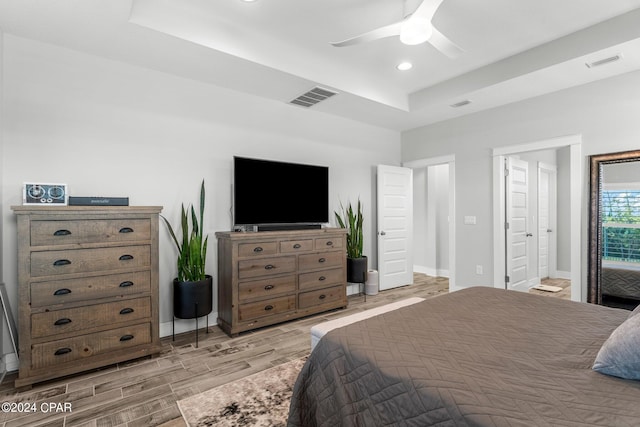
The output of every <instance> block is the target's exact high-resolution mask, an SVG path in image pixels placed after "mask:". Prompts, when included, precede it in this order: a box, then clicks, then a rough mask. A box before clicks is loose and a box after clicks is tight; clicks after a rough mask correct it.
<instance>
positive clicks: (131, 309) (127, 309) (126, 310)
mask: <svg viewBox="0 0 640 427" xmlns="http://www.w3.org/2000/svg"><path fill="white" fill-rule="evenodd" d="M131 313H133V308H131V307H127V308H123V309H122V310H120V314H131Z"/></svg>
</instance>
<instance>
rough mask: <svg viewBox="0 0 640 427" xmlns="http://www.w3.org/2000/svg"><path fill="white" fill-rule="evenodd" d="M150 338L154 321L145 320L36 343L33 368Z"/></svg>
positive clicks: (107, 350) (32, 361)
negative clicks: (101, 330)
mask: <svg viewBox="0 0 640 427" xmlns="http://www.w3.org/2000/svg"><path fill="white" fill-rule="evenodd" d="M150 342H151V324H150V323H142V324H138V325H133V326H125V327H122V328H117V329H112V330H109V331H104V332H98V333H96V334H89V335H81V336H79V337H75V338H67V339H64V340H59V341H51V342H46V343H42V344H34V345H33V346H32V348H31V368H33V369H40V368H46V367H49V366H56V365H58V364H61V363H67V362H72V361H76V360H82V359H85V358H88V357H91V356H96V355H99V354H104V353H109V352H112V351H117V350H121V349H126V348H129V347H135V346H138V345H143V344H149V343H150Z"/></svg>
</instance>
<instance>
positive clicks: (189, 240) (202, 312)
mask: <svg viewBox="0 0 640 427" xmlns="http://www.w3.org/2000/svg"><path fill="white" fill-rule="evenodd" d="M204 197H205V191H204V180H202V185H201V186H200V209H199V216H197V215H196V211H195V208H194V207H193V206H190V208H187V209H185V207H184V204H182V210H181V221H180V223H181V231H182V238H181V240H178V237H177V235H176V233H175V231H174V229H173V227H172V226H171V224H170V223H169V221H168V220H167V219H166V218H165V217H162V219H163V220H164V222H165V224H166V225H167V228H168V229H169V234H171V237H172V239H173V241H174V243H175V245H176V248H177V249H178V260H177V267H178V277H176V278H175V279H174V280H173V315H174V319H175V318H176V317H177V318H179V319H193V318H195V319H196V347H197V346H198V317H202V316H208V314H209V313H211V310H212V296H213V291H212V284H213V278H212V277H211V276H210V275H207V274H205V261H206V259H207V243H208V240H209V237H208V236H203V222H204ZM190 223H191V224H190ZM208 320H209V319H208V317H207V332H209V322H208ZM173 330H174V336H173V338H174V339H175V322H174V327H173Z"/></svg>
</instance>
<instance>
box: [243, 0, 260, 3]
mask: <svg viewBox="0 0 640 427" xmlns="http://www.w3.org/2000/svg"><path fill="white" fill-rule="evenodd" d="M242 1H243V2H245V3H253V2H255V1H258V0H242Z"/></svg>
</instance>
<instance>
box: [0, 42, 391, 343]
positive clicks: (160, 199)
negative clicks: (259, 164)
mask: <svg viewBox="0 0 640 427" xmlns="http://www.w3.org/2000/svg"><path fill="white" fill-rule="evenodd" d="M3 47H4V61H3V64H2V65H3V67H2V70H3V71H4V82H3V85H2V87H3V89H4V102H3V105H4V110H5V111H4V112H5V120H6V122H5V123H6V126H5V132H4V155H3V157H2V173H1V175H0V179H1V180H2V200H1V202H2V203H3V208H2V225H3V227H4V236H5V238H4V239H3V247H4V257H3V261H4V265H5V270H4V278H5V281H6V282H7V286H8V291H9V296H10V298H11V301H12V304H14V307H15V306H16V304H17V301H16V291H17V289H16V280H17V276H16V263H17V260H16V220H15V216H14V215H13V213H12V211H11V209H10V206H12V205H19V204H21V188H22V184H23V182H25V181H41V182H62V183H67V184H68V185H69V191H70V194H71V195H76V196H79V195H84V196H92V195H93V196H128V197H129V198H130V204H131V205H161V206H164V210H163V215H165V216H166V217H167V218H169V219H170V220H171V221H173V222H174V223H177V220H178V217H179V208H180V204H181V203H182V202H186V203H191V202H195V201H197V195H198V190H199V184H200V181H201V180H202V179H203V178H204V179H205V185H206V190H207V200H206V201H207V207H206V218H205V231H206V232H208V233H209V235H210V242H209V252H208V259H207V261H208V268H207V270H208V271H207V272H208V273H209V274H212V275H214V278H215V275H216V264H217V262H216V246H217V245H216V241H215V236H213V233H214V232H215V231H218V230H229V229H230V227H231V218H230V207H231V167H232V157H233V156H234V155H241V156H251V157H257V158H267V159H275V160H282V161H293V162H300V163H310V164H319V165H326V166H329V175H330V204H331V206H330V207H331V209H332V210H334V209H337V208H338V205H339V199H340V200H343V201H344V202H346V201H347V200H349V199H351V200H356V199H357V198H358V197H360V198H361V200H362V202H363V204H364V214H365V221H366V222H365V226H366V230H365V233H366V234H365V253H366V254H368V255H369V257H370V258H371V259H372V260H375V254H376V248H375V239H374V236H375V205H374V203H375V187H374V186H373V185H372V183H374V182H375V179H374V177H375V165H377V164H379V163H385V164H391V165H399V164H400V135H399V133H398V132H393V131H389V130H385V129H381V128H376V127H373V126H370V125H364V124H360V123H357V122H354V121H350V120H345V119H341V118H338V117H335V116H331V115H326V114H322V113H318V112H315V111H313V110H305V109H302V108H299V107H295V106H291V105H287V104H286V103H285V102H284V101H283V102H282V103H280V102H274V101H271V100H267V99H263V98H259V97H254V96H249V95H245V94H242V93H239V92H235V91H232V90H228V89H225V88H220V87H215V86H211V85H207V84H203V83H200V82H197V81H193V80H188V79H184V78H178V77H175V76H172V75H168V74H165V73H161V72H157V71H153V70H149V69H145V68H140V67H138V66H132V65H127V64H124V63H120V62H116V61H112V60H109V59H104V58H99V57H95V56H90V55H87V54H84V53H79V52H76V51H71V50H68V49H65V48H60V47H56V46H53V45H48V44H44V43H40V42H35V41H30V40H26V39H23V38H19V37H16V36H13V35H9V34H5V37H4V43H3ZM175 255H176V254H175V250H174V247H173V246H172V242H170V240H169V236H168V233H167V232H166V230H165V229H164V227H163V226H162V224H161V229H160V266H161V267H160V322H161V323H163V322H164V323H165V324H169V325H170V322H171V318H172V308H171V301H172V297H171V293H170V284H171V281H172V279H173V277H174V276H175V272H176V269H175ZM372 264H373V265H372V267H375V262H373V263H372ZM215 294H216V292H215V291H214V295H215ZM215 307H217V302H216V301H214V312H215V311H216V309H215ZM183 322H188V323H189V325H193V323H192V322H191V321H183ZM210 323H215V317H214V318H211V317H210ZM165 326H166V325H165ZM183 326H184V325H183ZM185 327H192V326H185ZM5 349H8V347H7V346H6V345H5Z"/></svg>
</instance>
